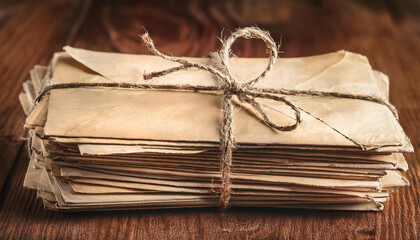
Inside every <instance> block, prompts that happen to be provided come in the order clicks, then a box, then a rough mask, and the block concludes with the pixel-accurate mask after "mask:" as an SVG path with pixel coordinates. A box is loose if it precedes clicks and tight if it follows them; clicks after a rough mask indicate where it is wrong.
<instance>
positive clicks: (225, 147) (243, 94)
mask: <svg viewBox="0 0 420 240" xmlns="http://www.w3.org/2000/svg"><path fill="white" fill-rule="evenodd" d="M239 37H243V38H246V39H251V38H256V39H261V40H263V41H264V43H265V44H266V47H267V49H268V52H269V54H270V57H269V63H268V65H267V67H266V68H265V70H264V71H263V72H262V73H261V74H260V75H259V76H258V77H257V78H255V79H253V80H250V81H248V82H245V83H243V82H241V81H239V80H237V79H235V78H234V77H233V76H232V74H231V70H230V67H229V56H230V53H231V46H232V44H233V43H234V42H235V41H236V39H238V38H239ZM141 38H142V40H143V41H144V43H145V45H146V46H147V48H148V49H149V50H150V51H151V52H152V53H153V54H155V55H156V56H159V57H161V58H164V59H166V60H169V61H173V62H177V63H180V64H181V65H180V66H178V67H174V68H170V69H166V70H163V71H158V72H152V73H145V74H144V75H143V78H144V79H145V80H148V79H152V78H155V77H159V76H163V75H166V74H170V73H172V72H176V71H180V70H184V69H188V68H192V67H195V68H199V69H202V70H205V71H208V72H211V73H213V74H214V75H215V76H216V77H217V79H218V80H219V86H217V87H212V86H192V85H170V84H169V85H168V84H165V85H152V86H151V85H149V84H132V83H124V82H122V83H61V84H51V85H47V86H45V87H44V88H43V89H42V90H41V92H40V93H39V94H38V96H37V98H36V99H35V103H34V106H36V105H37V103H39V102H40V101H41V99H42V98H43V96H44V95H45V94H46V93H48V92H49V91H50V90H53V89H68V88H86V87H100V88H131V89H152V90H190V91H209V92H220V91H222V93H223V97H222V117H223V118H222V122H221V126H220V130H219V135H220V149H221V157H220V167H221V174H222V176H221V187H220V190H219V204H220V206H221V207H222V208H227V207H229V200H230V197H231V192H232V186H231V185H232V182H231V170H232V154H233V151H234V149H235V147H236V144H235V136H234V131H233V112H234V103H233V97H234V96H236V97H237V99H238V100H239V101H241V102H245V103H248V104H249V105H250V106H252V108H253V109H255V110H256V112H257V113H258V114H259V115H260V116H261V120H262V122H263V123H265V124H266V125H268V126H270V127H271V128H273V129H276V130H278V131H291V130H294V129H295V128H296V127H297V126H298V125H299V124H300V122H301V118H300V115H301V111H304V112H305V113H307V114H309V115H312V114H311V113H310V112H307V111H305V110H303V109H301V108H299V107H298V106H296V105H294V104H293V103H292V102H290V101H289V100H287V99H286V98H285V97H282V96H278V94H281V95H285V96H287V95H291V96H317V97H333V98H347V99H358V100H364V101H370V102H374V103H378V104H382V105H385V106H386V107H387V108H388V109H389V110H390V111H391V112H392V113H393V115H394V116H395V118H396V119H398V114H397V111H396V109H395V108H394V106H392V105H391V104H390V103H389V102H388V101H387V100H386V99H382V98H378V97H373V96H368V95H357V94H346V93H339V92H324V91H315V90H295V89H270V88H256V87H253V85H254V84H255V83H257V82H258V81H260V80H262V79H263V78H265V77H266V76H267V74H268V73H269V72H270V71H271V70H272V68H273V65H274V63H275V62H276V59H277V45H276V43H275V42H274V40H273V39H272V38H271V36H270V34H269V33H268V32H266V31H263V30H261V29H259V28H256V27H247V28H242V29H238V30H237V31H235V32H233V33H232V35H231V36H230V37H229V38H227V39H226V40H225V41H222V48H221V50H220V51H219V55H220V57H221V65H222V69H221V70H218V69H216V68H215V67H213V66H209V65H203V64H200V63H194V62H190V61H188V60H185V59H182V58H178V57H173V56H168V55H165V54H163V53H161V52H159V51H158V50H157V49H156V47H155V46H154V44H153V41H152V39H151V38H150V36H149V34H148V33H147V32H146V33H145V34H143V35H142V36H141ZM255 98H264V99H271V100H274V101H277V102H282V103H284V104H286V105H287V106H289V107H290V108H291V109H292V110H293V111H294V113H295V120H296V121H295V123H294V124H291V125H285V126H279V125H277V124H275V123H273V122H272V121H271V120H270V119H269V117H268V116H267V114H266V113H265V111H264V110H263V109H262V107H261V105H260V104H259V103H258V102H257V101H255ZM312 116H313V115H312ZM313 117H314V118H315V119H317V120H319V121H321V122H323V123H325V122H324V121H323V120H322V119H319V118H317V117H316V116H313ZM330 127H331V126H330ZM331 129H332V130H334V131H336V132H337V133H338V134H341V135H342V136H343V137H345V138H347V139H348V140H350V141H352V142H353V143H354V144H355V145H356V146H358V147H359V148H360V149H362V150H368V149H370V148H369V147H368V146H364V145H362V144H360V143H358V142H357V141H356V140H354V139H351V138H350V137H348V136H346V135H345V134H343V133H341V132H340V131H338V130H337V129H335V128H333V127H331Z"/></svg>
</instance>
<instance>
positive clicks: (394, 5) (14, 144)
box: [0, 0, 420, 239]
mask: <svg viewBox="0 0 420 240" xmlns="http://www.w3.org/2000/svg"><path fill="white" fill-rule="evenodd" d="M402 3H403V5H401V4H402ZM419 13H420V2H418V1H415V0H412V1H404V2H403V1H401V2H398V1H397V0H395V1H394V0H390V1H383V2H381V1H374V2H372V1H370V2H369V3H365V2H364V1H345V0H341V1H284V2H279V1H251V0H249V1H167V2H165V1H149V2H142V3H137V2H136V1H132V2H129V1H126V2H119V3H118V4H117V3H116V2H114V1H109V2H103V1H94V2H90V1H81V0H80V1H66V0H64V1H53V0H50V1H48V0H47V1H42V2H33V1H0V71H1V75H0V84H1V85H0V86H1V87H0V102H1V104H0V159H1V160H0V161H1V164H0V186H1V185H4V187H3V191H2V193H1V197H0V238H1V239H3V238H6V237H10V238H13V239H14V238H24V239H28V238H35V239H39V238H51V239H63V238H66V239H67V238H82V239H103V238H114V239H115V238H121V239H128V238H140V239H142V238H145V239H183V238H189V239H191V238H192V239H201V238H204V239H219V238H238V239H245V238H257V239H264V238H265V239H274V238H279V239H312V238H313V239H333V238H334V239H336V238H337V239H340V238H346V239H349V238H357V239H373V238H374V239H419V237H420V204H419V194H420V180H419V178H420V162H419V159H420V155H419V152H420V145H419V144H420V138H419V137H420V135H419V128H420V126H419V122H420V79H419V77H420V14H419ZM255 24H257V25H258V26H259V27H261V28H264V29H267V30H269V31H270V32H271V34H272V36H273V38H274V39H276V40H280V38H281V37H282V42H283V44H282V50H283V51H284V54H281V55H280V57H294V56H308V55H313V54H321V53H327V52H331V51H336V50H339V49H345V50H348V51H353V52H358V53H361V54H364V55H366V56H367V57H368V58H369V60H370V61H371V63H372V65H373V67H374V68H375V69H378V70H380V71H383V72H385V73H386V74H388V75H389V77H390V79H391V102H392V103H393V104H395V105H396V106H397V108H398V109H399V112H400V121H401V124H402V126H403V127H404V129H405V130H406V132H407V134H408V136H409V137H410V138H411V140H412V143H413V145H414V147H415V149H416V153H414V154H407V155H406V157H407V161H408V163H409V165H410V170H408V172H407V173H406V176H407V178H408V179H409V180H410V181H411V187H409V188H406V189H403V190H401V191H399V192H398V193H395V194H393V195H392V197H391V200H390V201H389V202H388V203H387V204H386V206H385V210H384V211H383V212H377V213H376V212H338V211H337V212H331V211H309V210H294V209H264V208H233V209H230V210H228V211H226V212H220V211H218V210H217V209H216V208H207V209H188V210H185V209H181V210H153V211H120V212H93V213H92V212H86V213H60V212H48V211H46V210H44V209H43V206H42V203H41V201H39V200H38V199H37V198H36V193H35V192H34V191H30V190H26V189H23V188H22V182H23V177H24V173H25V170H26V166H27V162H28V156H27V154H26V150H25V146H24V141H23V140H22V137H24V136H25V131H24V129H23V127H22V126H23V122H24V113H23V111H22V109H21V108H20V105H19V102H18V99H17V96H18V93H19V92H20V91H21V83H22V82H23V81H24V80H26V79H28V77H29V74H28V72H29V70H30V69H31V68H32V67H33V66H34V65H35V64H47V63H48V61H49V60H50V58H51V57H52V54H53V53H54V52H56V51H60V50H61V48H62V46H64V45H66V44H69V45H73V46H76V47H81V48H87V49H93V50H101V51H112V52H125V53H146V54H149V52H148V51H147V50H146V48H145V47H144V46H143V45H142V44H141V43H140V41H139V39H138V34H139V33H142V32H143V31H144V30H143V27H145V28H147V29H148V30H149V32H150V33H151V35H152V37H153V39H154V40H155V42H156V45H157V47H158V48H159V49H160V50H162V51H163V52H171V53H172V54H173V55H176V56H205V55H207V53H209V52H210V51H215V50H217V49H218V48H219V47H220V43H219V42H218V40H217V39H216V37H217V36H219V35H220V33H221V31H222V29H224V32H225V33H229V32H230V31H231V30H233V29H234V28H236V27H238V26H250V25H255ZM234 52H235V53H236V54H237V55H239V56H244V57H264V56H265V50H264V45H263V44H262V43H261V42H258V41H246V40H244V41H239V42H238V43H237V44H235V46H234ZM3 183H4V184H3Z"/></svg>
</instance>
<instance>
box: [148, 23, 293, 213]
mask: <svg viewBox="0 0 420 240" xmlns="http://www.w3.org/2000/svg"><path fill="white" fill-rule="evenodd" d="M239 37H243V38H246V39H251V38H256V39H261V40H263V41H264V43H265V45H266V47H267V49H268V52H269V54H270V57H269V62H268V65H267V67H266V68H265V70H264V71H263V72H262V73H261V74H260V75H259V76H258V77H257V78H255V79H253V80H251V81H248V82H246V83H243V82H240V81H239V80H237V79H235V78H234V77H233V76H232V74H231V70H230V67H229V57H230V53H231V47H232V44H233V43H234V42H235V41H236V40H237V39H238V38H239ZM141 38H142V39H143V41H144V43H145V45H146V46H147V48H148V49H149V50H150V51H151V52H152V53H153V54H155V55H157V56H159V57H162V58H164V59H166V60H169V61H173V62H177V63H180V64H181V66H179V67H174V68H171V69H167V70H163V71H159V72H152V73H147V74H146V73H145V74H144V79H151V78H155V77H159V76H163V75H166V74H169V73H172V72H175V71H179V70H183V69H187V68H191V67H195V68H199V69H203V70H206V71H208V72H211V73H213V74H214V75H216V76H217V78H218V79H219V82H220V86H219V88H220V89H221V90H222V91H223V98H222V114H223V118H222V122H221V127H220V131H219V134H220V150H221V157H220V167H221V174H222V176H221V187H220V190H219V194H220V198H219V204H220V206H221V207H222V208H227V207H228V206H229V200H230V196H231V191H232V183H231V172H232V171H231V170H232V154H233V150H234V149H235V136H234V131H233V112H234V103H233V96H236V97H237V98H238V99H239V101H241V102H246V103H248V104H250V106H252V107H253V108H254V109H255V110H256V111H257V112H258V113H259V114H260V115H261V117H262V121H263V122H264V123H265V124H267V125H268V126H270V127H271V128H273V129H276V130H279V131H291V130H293V129H295V128H296V127H297V126H298V125H299V123H300V110H299V109H298V108H297V107H296V106H295V105H294V104H292V103H291V102H290V101H288V100H287V99H285V98H284V97H279V96H276V95H273V94H270V93H263V92H261V91H258V89H254V88H253V85H254V84H255V83H257V82H258V81H260V80H262V79H263V78H265V76H267V74H269V73H270V71H271V70H272V69H273V65H274V63H275V62H276V59H277V49H278V48H277V44H276V43H275V42H274V40H273V39H272V38H271V36H270V34H269V33H268V32H266V31H263V30H261V29H258V28H256V27H248V28H242V29H239V30H237V31H236V32H234V33H232V35H231V36H230V37H229V38H227V39H226V40H225V41H223V42H222V43H223V44H222V48H221V50H220V51H219V54H220V57H221V64H222V67H223V69H222V71H220V70H218V69H216V68H214V67H213V66H208V65H203V64H200V63H194V62H190V61H188V60H185V59H182V58H178V57H172V56H168V55H165V54H163V53H161V52H159V51H158V50H157V49H156V47H155V46H154V44H153V40H152V39H151V38H150V36H149V34H148V33H147V32H146V33H145V34H143V35H142V36H141ZM254 98H266V99H272V100H274V101H278V102H283V103H285V104H286V105H288V106H290V107H291V108H292V109H293V110H294V112H295V117H296V121H295V123H294V124H292V125H286V126H279V125H277V124H275V123H273V122H272V121H271V120H270V118H269V117H268V116H267V114H266V113H265V111H264V110H263V109H262V107H261V105H260V104H259V103H258V102H257V101H255V99H254Z"/></svg>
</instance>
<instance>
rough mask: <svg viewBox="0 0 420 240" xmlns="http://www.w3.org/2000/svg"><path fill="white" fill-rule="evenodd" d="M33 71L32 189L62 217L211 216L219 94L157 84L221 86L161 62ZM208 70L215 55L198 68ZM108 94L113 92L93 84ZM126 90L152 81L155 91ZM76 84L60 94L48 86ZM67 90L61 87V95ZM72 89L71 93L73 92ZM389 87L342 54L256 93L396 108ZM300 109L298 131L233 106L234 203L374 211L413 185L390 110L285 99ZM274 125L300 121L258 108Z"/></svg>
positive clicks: (245, 65)
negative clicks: (193, 210)
mask: <svg viewBox="0 0 420 240" xmlns="http://www.w3.org/2000/svg"><path fill="white" fill-rule="evenodd" d="M64 50H65V52H60V53H56V54H55V55H54V57H53V59H52V61H51V64H50V65H49V66H48V67H43V66H36V67H35V68H34V69H33V70H32V71H31V74H30V77H31V80H30V81H27V82H25V83H24V86H23V88H24V92H23V93H22V94H21V95H20V97H19V98H20V101H21V104H22V106H23V109H24V111H25V113H26V115H27V118H26V122H25V128H26V129H28V149H29V154H30V163H29V167H28V171H27V174H26V178H25V182H24V185H25V187H28V188H33V189H37V193H38V197H40V198H41V199H42V200H43V202H44V205H45V206H46V207H47V208H49V209H59V210H108V209H146V208H180V207H211V206H217V205H218V202H219V189H220V184H221V170H220V155H221V151H220V146H219V145H220V136H219V131H220V122H221V121H222V112H221V99H222V96H221V95H220V94H217V93H212V92H201V91H184V90H176V89H175V90H161V89H160V90H159V89H153V85H165V84H170V85H173V84H189V85H199V86H216V84H217V81H215V76H214V75H213V74H211V73H209V72H206V71H202V70H199V69H194V68H191V69H187V70H185V71H177V72H174V73H171V74H167V75H164V76H160V77H157V78H153V79H151V80H145V79H144V78H143V73H145V72H154V71H161V70H165V69H168V68H172V67H176V66H178V64H177V63H173V62H170V61H167V60H164V59H162V58H160V57H157V56H151V55H128V54H116V53H103V52H94V51H88V50H83V49H76V48H71V47H65V48H64ZM188 59H189V60H190V61H194V62H199V63H202V64H211V62H210V61H211V59H209V58H188ZM266 62H267V59H258V58H254V59H253V58H232V59H231V71H232V72H233V74H234V75H235V76H237V77H238V78H239V79H251V78H253V77H256V76H257V75H258V74H259V73H260V72H261V69H264V67H265V66H266V64H267V63H266ZM83 83H104V84H105V83H109V84H116V86H115V87H113V88H110V87H101V86H94V87H91V86H85V87H83ZM119 83H129V84H149V85H150V86H151V88H149V89H132V88H120V87H118V84H119ZM60 84H61V86H66V85H65V84H68V86H77V84H80V85H79V86H78V87H69V88H66V87H63V88H51V89H50V90H49V91H44V94H43V95H42V97H38V95H39V94H40V93H41V92H43V90H45V89H46V88H47V87H48V86H51V85H58V86H60ZM63 84H64V85H63ZM71 84H74V85H71ZM388 86H389V83H388V78H387V76H386V75H384V74H383V73H380V72H378V71H375V70H373V69H372V67H371V66H370V64H369V62H368V60H367V58H366V57H364V56H361V55H359V54H355V53H350V52H346V51H338V52H334V53H329V54H324V55H318V56H312V57H302V58H288V59H287V58H280V59H278V60H277V62H276V63H275V65H274V68H273V70H272V72H271V73H270V74H269V75H268V76H267V77H265V79H264V80H262V81H260V82H258V83H257V84H256V85H255V87H261V88H270V89H296V90H316V91H328V92H338V93H343V94H358V95H364V96H372V97H374V98H378V99H385V100H387V99H388V92H389V88H388ZM286 97H287V99H288V100H289V101H290V102H293V104H295V105H296V106H297V107H298V108H299V109H300V110H301V116H300V117H301V123H300V125H299V126H298V127H297V128H296V129H294V130H293V131H277V130H274V129H272V128H271V127H269V126H267V125H266V124H264V123H263V122H262V121H261V119H259V117H258V115H257V114H256V113H255V110H254V109H252V108H251V107H249V106H248V105H247V104H246V103H244V102H241V101H235V111H234V115H233V119H234V134H235V139H236V148H235V150H234V153H233V158H232V159H233V161H232V172H231V176H230V178H231V182H232V184H231V187H232V192H231V196H230V201H229V204H230V205H231V206H247V207H252V206H255V207H287V208H312V209H334V210H365V211H378V210H382V209H383V203H384V202H385V201H387V200H388V199H389V197H390V193H391V192H392V191H394V190H396V189H398V188H401V187H404V186H408V185H409V183H408V181H407V180H406V179H405V178H404V177H403V176H402V175H401V173H400V171H406V170H407V168H408V167H407V163H406V161H405V159H404V157H403V155H402V153H403V152H412V151H413V148H412V146H411V144H410V141H409V139H408V138H407V136H406V135H405V133H404V131H403V130H402V128H401V126H400V124H399V122H398V118H397V116H396V115H395V114H394V113H393V111H391V109H390V107H389V106H387V105H384V104H380V103H377V102H373V101H365V100H361V99H351V98H339V97H334V96H301V95H289V96H286ZM258 102H259V103H260V104H261V106H262V107H263V109H264V111H265V112H266V113H267V115H268V116H269V117H270V119H271V120H272V121H273V122H276V123H278V124H279V125H288V124H292V123H294V122H295V121H296V118H295V114H294V112H293V111H292V110H291V109H290V107H289V106H287V105H285V104H282V103H279V102H277V101H272V100H270V99H258Z"/></svg>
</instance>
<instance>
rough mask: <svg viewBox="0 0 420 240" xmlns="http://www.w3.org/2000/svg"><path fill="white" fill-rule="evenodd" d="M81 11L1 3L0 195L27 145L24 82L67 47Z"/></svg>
mask: <svg viewBox="0 0 420 240" xmlns="http://www.w3.org/2000/svg"><path fill="white" fill-rule="evenodd" d="M79 7H80V4H79V3H78V2H71V1H67V2H66V1H63V2H59V3H57V2H54V1H51V2H48V3H44V4H39V3H29V2H26V3H19V2H12V3H1V8H0V9H1V10H0V56H1V60H0V72H1V73H2V74H1V76H0V84H1V86H2V88H1V94H0V102H1V104H0V116H1V117H0V149H1V151H0V161H1V164H0V191H1V188H2V186H3V183H4V181H5V180H6V177H7V175H8V172H9V170H10V168H11V166H12V164H13V162H14V159H15V158H16V156H17V151H18V150H19V149H20V148H21V146H22V145H23V142H24V141H23V139H22V138H23V137H24V136H25V134H24V129H23V123H24V119H25V117H24V113H23V111H22V108H21V107H20V103H19V100H18V94H19V93H20V92H21V91H22V82H24V81H25V80H27V79H28V78H29V70H30V69H31V68H33V67H34V65H35V64H44V65H45V64H48V61H49V60H50V59H51V57H52V54H53V53H54V52H56V51H59V50H60V48H61V47H62V45H63V44H65V43H66V41H67V38H68V36H69V32H72V31H71V30H72V28H73V25H74V22H75V21H76V17H75V16H77V14H76V13H77V12H76V11H77V10H78V9H79ZM73 31H75V30H73Z"/></svg>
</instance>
